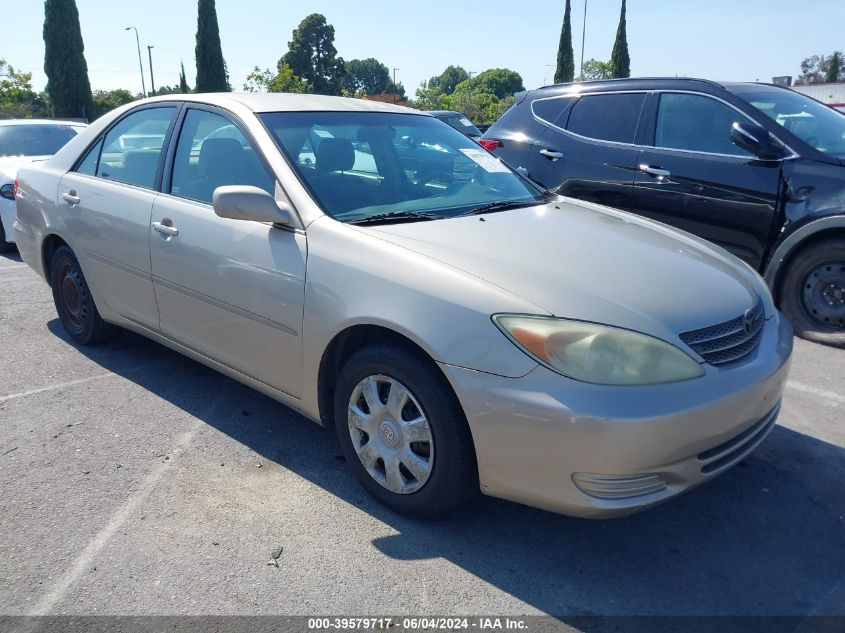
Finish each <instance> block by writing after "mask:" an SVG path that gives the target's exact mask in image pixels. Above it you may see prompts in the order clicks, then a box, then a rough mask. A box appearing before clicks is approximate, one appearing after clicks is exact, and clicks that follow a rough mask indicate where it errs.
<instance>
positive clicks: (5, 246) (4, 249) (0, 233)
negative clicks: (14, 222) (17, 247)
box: [0, 220, 12, 253]
mask: <svg viewBox="0 0 845 633" xmlns="http://www.w3.org/2000/svg"><path fill="white" fill-rule="evenodd" d="M10 250H12V244H10V243H9V242H7V241H6V230H5V229H4V228H3V221H2V220H0V253H8V252H9V251H10Z"/></svg>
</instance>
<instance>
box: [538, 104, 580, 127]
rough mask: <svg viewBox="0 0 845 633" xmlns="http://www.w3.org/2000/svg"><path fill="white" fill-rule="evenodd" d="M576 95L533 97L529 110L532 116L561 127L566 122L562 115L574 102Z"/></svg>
mask: <svg viewBox="0 0 845 633" xmlns="http://www.w3.org/2000/svg"><path fill="white" fill-rule="evenodd" d="M575 99H576V97H551V98H545V99H535V100H534V101H533V102H532V103H531V112H533V113H534V116H535V117H537V118H538V119H540V120H541V121H543V123H549V124H552V125H557V126H558V127H563V125H564V124H565V123H566V119H565V118H564V115H565V114H566V112H568V110H569V106H571V105H572V104H573V103H575Z"/></svg>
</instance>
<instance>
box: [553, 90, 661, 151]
mask: <svg viewBox="0 0 845 633" xmlns="http://www.w3.org/2000/svg"><path fill="white" fill-rule="evenodd" d="M645 97H646V95H645V93H644V92H623V93H616V94H601V95H587V96H584V97H581V98H580V99H579V100H578V102H577V103H575V104H574V105H573V106H572V111H571V113H570V114H569V123H568V124H567V126H566V129H567V130H568V131H569V132H572V133H573V134H579V135H580V136H586V137H587V138H593V139H598V140H600V141H613V142H616V143H633V142H634V137H635V135H636V133H637V124H638V122H639V120H640V113H641V112H642V109H643V103H645Z"/></svg>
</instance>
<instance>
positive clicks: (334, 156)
mask: <svg viewBox="0 0 845 633" xmlns="http://www.w3.org/2000/svg"><path fill="white" fill-rule="evenodd" d="M316 158H317V171H322V172H329V171H347V170H349V169H352V167H353V165H355V148H354V147H353V146H352V141H350V140H348V139H345V138H324V139H323V140H322V141H320V144H319V145H318V146H317V153H316Z"/></svg>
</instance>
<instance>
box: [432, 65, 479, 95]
mask: <svg viewBox="0 0 845 633" xmlns="http://www.w3.org/2000/svg"><path fill="white" fill-rule="evenodd" d="M467 79H469V73H468V72H467V71H466V70H464V69H463V68H462V67H460V66H449V67H448V68H447V69H446V70H444V71H443V72H442V73H440V74H439V75H438V76H437V77H432V78H431V79H429V80H428V87H429V88H437V89H438V90H440V92H442V93H443V94H446V95H450V94H452V93H453V92H455V88H457V87H458V84H459V83H461V82H463V81H466V80H467Z"/></svg>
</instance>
